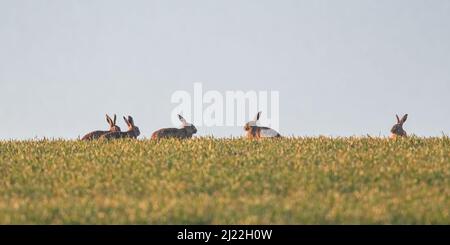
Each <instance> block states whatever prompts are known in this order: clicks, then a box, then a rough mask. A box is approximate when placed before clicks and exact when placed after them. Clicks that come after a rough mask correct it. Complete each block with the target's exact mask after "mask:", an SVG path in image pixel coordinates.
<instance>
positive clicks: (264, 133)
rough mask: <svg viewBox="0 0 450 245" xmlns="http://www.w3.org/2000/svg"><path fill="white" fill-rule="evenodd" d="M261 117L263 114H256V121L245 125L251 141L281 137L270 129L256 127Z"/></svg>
mask: <svg viewBox="0 0 450 245" xmlns="http://www.w3.org/2000/svg"><path fill="white" fill-rule="evenodd" d="M260 116H261V112H258V114H256V117H255V119H253V121H250V122H248V123H246V124H245V126H244V130H245V132H246V136H247V138H249V139H259V138H273V137H281V135H280V134H279V133H278V132H277V131H275V130H273V129H271V128H268V127H259V126H257V125H256V123H257V122H258V120H259V117H260Z"/></svg>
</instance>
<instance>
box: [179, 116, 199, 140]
mask: <svg viewBox="0 0 450 245" xmlns="http://www.w3.org/2000/svg"><path fill="white" fill-rule="evenodd" d="M178 119H180V121H181V123H182V126H183V128H184V129H185V130H186V132H187V133H188V134H189V135H193V134H195V133H197V128H196V127H195V126H194V125H192V124H190V123H188V122H187V121H186V119H184V117H182V116H181V115H180V114H178Z"/></svg>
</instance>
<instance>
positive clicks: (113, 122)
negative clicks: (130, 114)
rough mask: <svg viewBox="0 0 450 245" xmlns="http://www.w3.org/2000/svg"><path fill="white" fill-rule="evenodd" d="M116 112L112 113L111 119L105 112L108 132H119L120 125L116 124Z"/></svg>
mask: <svg viewBox="0 0 450 245" xmlns="http://www.w3.org/2000/svg"><path fill="white" fill-rule="evenodd" d="M116 119H117V117H116V114H114V119H111V118H110V117H109V116H108V114H106V121H107V122H108V124H109V131H110V132H120V127H119V126H117V125H116Z"/></svg>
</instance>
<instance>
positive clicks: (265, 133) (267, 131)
mask: <svg viewBox="0 0 450 245" xmlns="http://www.w3.org/2000/svg"><path fill="white" fill-rule="evenodd" d="M260 129H261V131H260V137H281V135H280V134H279V133H278V132H277V131H275V130H274V129H271V128H267V127H260Z"/></svg>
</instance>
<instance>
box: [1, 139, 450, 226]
mask: <svg viewBox="0 0 450 245" xmlns="http://www.w3.org/2000/svg"><path fill="white" fill-rule="evenodd" d="M0 224H450V139H449V138H448V137H440V138H416V137H411V138H407V139H398V140H389V139H381V138H379V139H378V138H334V139H331V138H322V137H319V138H282V139H274V140H245V139H211V138H197V139H191V140H160V141H153V140H115V141H92V142H84V141H62V140H50V141H48V140H41V141H2V142H0Z"/></svg>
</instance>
